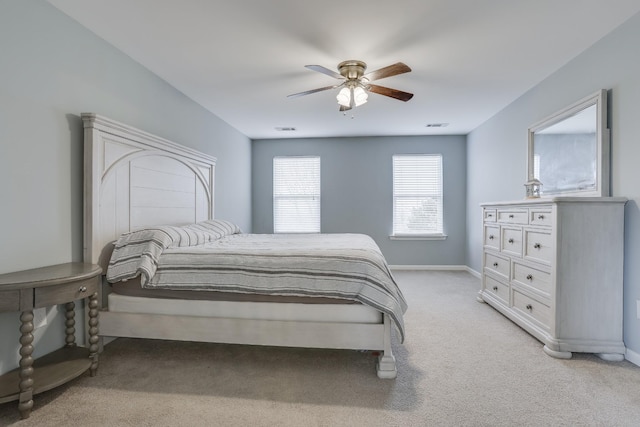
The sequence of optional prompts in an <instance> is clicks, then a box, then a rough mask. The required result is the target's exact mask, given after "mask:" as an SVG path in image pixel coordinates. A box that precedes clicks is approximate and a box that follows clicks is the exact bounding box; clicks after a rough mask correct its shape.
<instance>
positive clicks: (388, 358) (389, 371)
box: [377, 314, 398, 379]
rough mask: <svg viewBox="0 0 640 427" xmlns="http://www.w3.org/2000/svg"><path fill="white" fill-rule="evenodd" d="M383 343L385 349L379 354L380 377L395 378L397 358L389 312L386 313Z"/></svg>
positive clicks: (378, 367) (378, 371) (378, 368)
mask: <svg viewBox="0 0 640 427" xmlns="http://www.w3.org/2000/svg"><path fill="white" fill-rule="evenodd" d="M383 345H384V351H383V352H382V354H381V355H380V356H378V366H377V373H378V378H382V379H393V378H395V377H396V376H397V375H398V371H397V369H396V358H395V357H394V356H393V352H392V351H391V319H390V318H389V315H388V314H385V315H384V336H383Z"/></svg>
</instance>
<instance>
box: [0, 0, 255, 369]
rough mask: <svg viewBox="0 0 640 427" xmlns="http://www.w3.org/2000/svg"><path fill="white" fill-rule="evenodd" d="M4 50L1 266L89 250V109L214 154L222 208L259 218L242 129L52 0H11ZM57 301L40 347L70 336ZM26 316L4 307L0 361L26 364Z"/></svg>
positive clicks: (247, 223) (219, 211)
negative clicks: (85, 130) (22, 345)
mask: <svg viewBox="0 0 640 427" xmlns="http://www.w3.org/2000/svg"><path fill="white" fill-rule="evenodd" d="M0 52H1V55H0V203H1V204H2V207H1V209H0V234H1V235H2V242H3V243H2V245H0V273H6V272H10V271H17V270H22V269H27V268H33V267H39V266H45V265H52V264H58V263H64V262H69V261H81V260H82V203H83V200H82V181H83V179H82V176H83V172H82V170H83V166H82V155H83V154H82V151H83V149H82V123H81V121H80V117H79V115H80V113H81V112H95V113H98V114H103V115H105V116H108V117H111V118H113V119H116V120H120V121H122V122H125V123H127V124H130V125H133V126H136V127H138V128H141V129H143V130H145V131H148V132H151V133H154V134H157V135H159V136H162V137H164V138H167V139H170V140H172V141H175V142H179V143H182V144H184V145H186V146H189V147H192V148H195V149H198V150H200V151H203V152H206V153H208V154H211V155H214V156H216V157H217V158H218V166H217V169H216V197H215V203H216V216H217V217H220V218H226V219H229V220H232V221H235V222H237V223H238V224H239V225H240V226H241V227H242V228H243V229H244V230H247V231H250V230H251V206H250V204H251V196H250V193H251V142H250V140H249V139H248V138H246V137H245V136H244V135H242V134H240V133H238V132H237V131H236V130H235V129H233V128H231V127H230V126H229V125H227V124H226V123H224V122H223V121H221V120H220V119H219V118H218V117H216V116H214V115H212V114H210V113H209V112H207V111H206V110H205V109H203V108H202V107H200V106H199V105H197V104H196V103H194V102H193V101H192V100H190V99H188V98H187V97H185V96H184V95H183V94H181V93H180V92H178V91H176V90H175V89H174V88H172V87H171V86H169V85H168V84H167V83H165V82H164V81H162V80H161V79H159V78H158V77H156V76H155V75H153V74H151V73H150V72H149V71H148V70H147V69H145V68H143V67H142V66H140V65H139V64H137V63H135V62H133V61H132V60H131V59H130V58H129V57H127V56H126V55H124V54H123V53H121V52H119V51H118V50H116V49H115V48H113V47H112V46H110V45H108V44H107V43H105V42H104V41H102V40H101V39H99V38H97V37H96V36H95V35H93V34H92V33H90V32H88V31H87V30H85V29H84V28H83V27H81V26H80V25H78V24H77V23H76V22H75V21H72V20H71V19H69V18H68V17H67V16H66V15H64V14H62V13H61V12H59V11H58V10H57V9H55V8H53V7H52V6H51V5H49V4H48V3H46V2H44V1H36V0H29V1H24V0H3V1H2V3H1V4H0ZM55 313H56V310H53V312H52V313H51V314H50V317H51V318H50V320H49V322H48V326H46V327H44V328H41V329H38V330H36V333H35V335H36V343H37V345H36V352H35V354H36V355H41V354H44V353H47V352H49V351H52V350H54V349H55V348H57V347H58V346H61V345H62V344H64V332H63V331H64V316H61V315H56V314H55ZM18 327H19V318H18V314H17V313H0V343H2V344H1V345H0V373H2V372H6V371H8V370H10V369H12V368H14V367H15V366H17V360H18V354H17V351H18V344H17V343H18V339H19V333H18ZM45 331H46V334H45ZM80 333H81V330H79V331H78V335H79V336H81V335H80ZM12 343H15V344H12Z"/></svg>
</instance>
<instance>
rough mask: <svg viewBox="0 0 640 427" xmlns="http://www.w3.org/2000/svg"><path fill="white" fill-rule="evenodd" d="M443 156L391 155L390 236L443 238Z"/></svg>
mask: <svg viewBox="0 0 640 427" xmlns="http://www.w3.org/2000/svg"><path fill="white" fill-rule="evenodd" d="M442 217H443V215H442V156H441V155H439V154H436V155H396V156H393V236H392V237H438V238H443V237H444V232H443V225H442Z"/></svg>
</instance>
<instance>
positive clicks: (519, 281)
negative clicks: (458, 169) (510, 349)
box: [478, 197, 627, 360]
mask: <svg viewBox="0 0 640 427" xmlns="http://www.w3.org/2000/svg"><path fill="white" fill-rule="evenodd" d="M626 200H627V199H625V198H621V197H593V198H591V197H589V198H586V197H557V198H549V199H530V200H521V201H517V202H501V203H484V204H482V211H483V224H484V232H483V233H484V236H483V242H484V244H483V269H482V270H483V271H482V289H481V290H480V292H479V295H478V299H479V300H480V301H483V302H487V303H488V304H490V305H491V306H493V307H494V308H495V309H497V310H498V311H500V312H501V313H502V314H504V315H505V316H506V317H508V318H509V319H511V320H512V321H513V322H515V323H517V324H518V325H519V326H520V327H522V328H523V329H524V330H526V331H527V332H529V333H530V334H531V335H533V336H534V337H536V338H537V339H538V340H540V341H541V342H543V343H544V351H545V352H546V353H547V354H548V355H550V356H553V357H558V358H566V359H568V358H570V357H571V354H572V352H587V353H596V354H598V355H599V356H600V357H601V358H603V359H606V360H622V359H623V358H624V352H625V346H624V343H623V341H622V307H623V305H622V276H623V256H624V204H625V202H626Z"/></svg>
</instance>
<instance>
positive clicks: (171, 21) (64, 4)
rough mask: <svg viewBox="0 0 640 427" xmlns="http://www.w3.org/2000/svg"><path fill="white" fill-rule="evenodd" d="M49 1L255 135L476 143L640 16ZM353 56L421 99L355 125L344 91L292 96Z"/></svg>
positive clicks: (515, 0) (564, 4)
mask: <svg viewBox="0 0 640 427" xmlns="http://www.w3.org/2000/svg"><path fill="white" fill-rule="evenodd" d="M49 2H50V3H51V4H53V5H54V6H55V7H57V8H58V9H60V10H62V11H63V12H64V13H66V14H67V15H69V16H71V17H72V18H74V19H75V20H77V21H78V22H80V23H81V24H82V25H83V26H85V27H86V28H88V29H89V30H91V31H92V32H94V33H95V34H97V35H98V36H100V37H101V38H103V39H104V40H106V41H107V42H109V43H111V44H112V45H113V46H115V47H116V48H118V49H119V50H121V51H122V52H124V53H126V54H127V55H128V56H130V57H131V58H133V59H134V60H136V61H137V62H139V63H140V64H142V65H143V66H145V67H146V68H148V69H149V70H151V71H152V72H153V73H155V74H157V75H158V76H160V77H161V78H162V79H164V80H166V81H167V82H169V83H170V84H171V85H173V86H174V87H176V88H177V89H178V90H180V91H181V92H183V93H184V94H186V95H187V96H188V97H190V98H191V99H193V100H194V101H196V102H197V103H199V104H200V105H202V106H203V107H205V108H206V109H208V110H209V111H211V112H212V113H214V114H215V115H217V116H219V117H220V118H221V119H223V120H224V121H226V122H227V123H229V124H230V125H231V126H233V127H235V128H236V129H238V130H239V131H240V132H242V133H243V134H245V135H247V136H248V137H250V138H252V139H260V138H288V137H298V138H303V137H304V138H306V137H328V136H367V135H429V134H466V133H468V132H470V131H471V130H473V129H474V128H476V127H477V126H479V125H480V124H482V123H483V122H484V121H486V120H487V119H489V118H490V117H491V116H493V115H494V114H496V113H497V112H498V111H500V110H501V109H502V108H504V107H505V106H507V105H508V104H509V103H510V102H512V101H513V100H515V99H516V98H517V97H519V96H520V95H522V94H523V93H524V92H525V91H527V90H528V89H530V88H531V87H533V86H534V85H536V84H537V83H538V82H540V81H541V80H543V79H544V78H545V77H547V76H548V75H549V74H551V73H552V72H554V71H555V70H557V69H558V68H560V67H561V66H563V65H564V64H565V63H567V62H568V61H569V60H571V59H572V58H573V57H575V56H576V55H578V54H579V53H580V52H582V51H584V50H585V49H587V48H588V47H589V46H591V45H592V44H594V43H595V42H596V41H597V40H599V39H600V38H602V37H603V36H604V35H606V34H607V33H609V32H610V31H611V30H613V29H614V28H615V27H617V26H618V25H620V24H621V23H622V22H624V21H625V20H626V19H627V18H629V17H631V16H632V15H634V14H635V13H637V12H638V11H640V1H638V0H607V1H603V0H395V1H389V0H349V1H345V0H322V1H315V2H311V1H305V0H268V1H267V0H228V1H224V0H218V1H213V0H109V1H104V0H49ZM347 59H358V60H362V61H365V62H366V63H367V64H368V71H373V70H376V69H378V68H381V67H384V66H387V65H390V64H392V63H395V62H398V61H401V62H404V63H406V64H407V65H409V66H410V67H411V68H412V70H413V71H412V72H411V73H408V74H403V75H398V76H394V77H390V78H387V79H383V80H379V81H376V84H380V85H382V86H388V87H392V88H395V89H400V90H403V91H407V92H412V93H414V94H415V96H414V97H413V99H412V100H410V101H409V102H407V103H404V102H401V101H397V100H394V99H391V98H387V97H384V96H381V95H377V94H371V96H370V97H369V102H368V103H367V104H365V105H363V106H361V107H358V108H355V109H354V110H352V114H347V115H346V116H345V115H343V113H340V112H339V111H338V105H337V103H336V99H335V95H336V90H331V91H325V92H320V93H316V94H312V95H308V96H304V97H299V98H287V95H288V94H292V93H297V92H302V91H305V90H309V89H314V88H318V87H323V86H328V85H332V84H334V83H335V82H337V80H335V79H333V78H331V77H329V76H326V75H324V74H321V73H317V72H314V71H310V70H308V69H306V68H304V65H307V64H317V65H323V66H325V67H327V68H330V69H335V68H336V66H337V64H338V63H339V62H341V61H343V60H347ZM593 89H594V91H595V90H597V89H599V88H596V87H594V88H593ZM585 95H588V94H585ZM352 116H353V118H352ZM429 123H448V124H449V125H448V126H447V127H444V128H427V127H426V125H427V124H429ZM276 127H295V128H296V131H295V132H279V131H276V130H275V128H276Z"/></svg>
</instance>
